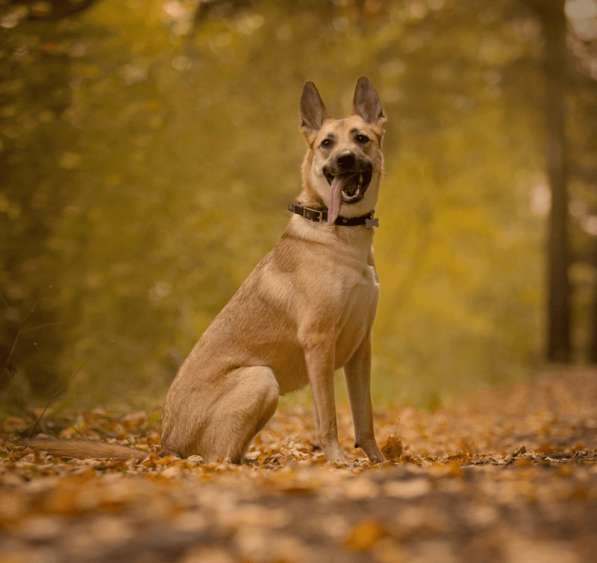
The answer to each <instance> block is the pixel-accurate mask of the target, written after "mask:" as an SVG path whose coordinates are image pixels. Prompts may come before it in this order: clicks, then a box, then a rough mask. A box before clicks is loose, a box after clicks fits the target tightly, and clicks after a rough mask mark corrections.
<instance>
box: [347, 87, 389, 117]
mask: <svg viewBox="0 0 597 563" xmlns="http://www.w3.org/2000/svg"><path fill="white" fill-rule="evenodd" d="M352 104H353V108H354V112H355V113H356V114H357V115H360V116H361V117H362V118H363V119H364V120H365V121H366V122H367V123H371V124H374V125H378V126H380V127H381V126H382V125H383V124H384V122H385V121H386V115H385V113H384V111H383V108H382V107H381V100H380V99H379V96H378V95H377V92H376V91H375V88H373V85H372V84H371V82H370V81H369V79H368V78H367V77H366V76H361V78H359V79H358V80H357V85H356V87H355V89H354V98H353V100H352Z"/></svg>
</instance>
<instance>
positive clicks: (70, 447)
mask: <svg viewBox="0 0 597 563" xmlns="http://www.w3.org/2000/svg"><path fill="white" fill-rule="evenodd" d="M25 445H27V446H29V447H31V448H33V449H36V450H42V451H45V452H48V453H50V454H52V455H58V456H63V457H75V458H78V459H87V458H94V457H95V458H111V459H138V460H141V459H144V458H146V457H147V456H148V455H149V454H148V453H147V452H144V451H141V450H137V449H135V448H127V447H126V446H118V445H116V444H106V443H104V442H97V441H95V440H55V439H52V438H47V439H46V438H35V439H33V440H28V441H27V442H26V443H25Z"/></svg>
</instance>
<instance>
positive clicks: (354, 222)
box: [288, 202, 379, 229]
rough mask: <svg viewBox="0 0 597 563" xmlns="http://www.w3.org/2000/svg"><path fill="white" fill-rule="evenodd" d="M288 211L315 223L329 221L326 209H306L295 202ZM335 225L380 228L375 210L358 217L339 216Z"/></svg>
mask: <svg viewBox="0 0 597 563" xmlns="http://www.w3.org/2000/svg"><path fill="white" fill-rule="evenodd" d="M288 211H291V212H292V213H296V214H297V215H300V216H301V217H304V218H305V219H308V220H309V221H313V222H314V223H325V222H326V221H327V220H328V210H327V209H326V208H325V207H324V208H323V209H314V208H313V207H304V206H303V205H301V204H300V203H296V202H293V203H291V204H290V205H289V206H288ZM334 225H340V226H342V227H356V226H358V225H365V227H368V228H370V229H372V228H373V227H379V221H378V220H377V218H376V217H375V210H373V211H369V213H367V214H365V215H359V216H358V217H342V215H338V218H337V219H336V221H335V222H334Z"/></svg>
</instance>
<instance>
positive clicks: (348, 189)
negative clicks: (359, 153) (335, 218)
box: [323, 158, 373, 204]
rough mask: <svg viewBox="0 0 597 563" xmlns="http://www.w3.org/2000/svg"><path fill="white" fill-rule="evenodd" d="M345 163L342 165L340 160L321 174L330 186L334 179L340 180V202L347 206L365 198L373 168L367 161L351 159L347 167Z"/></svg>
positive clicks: (325, 168) (326, 167)
mask: <svg viewBox="0 0 597 563" xmlns="http://www.w3.org/2000/svg"><path fill="white" fill-rule="evenodd" d="M346 164H348V163H347V162H346V161H345V163H344V164H342V161H341V159H337V162H336V163H334V165H333V166H325V167H324V168H323V174H324V176H325V179H326V180H327V182H328V184H329V185H330V186H331V185H332V182H333V181H334V179H336V180H340V182H341V184H342V201H343V202H344V203H347V204H352V203H357V202H359V201H361V200H362V199H363V197H365V193H366V192H367V188H368V187H369V185H370V184H371V178H372V177H373V166H372V164H371V163H370V162H368V161H363V160H356V159H354V158H353V159H352V160H351V162H350V164H351V166H347V165H346Z"/></svg>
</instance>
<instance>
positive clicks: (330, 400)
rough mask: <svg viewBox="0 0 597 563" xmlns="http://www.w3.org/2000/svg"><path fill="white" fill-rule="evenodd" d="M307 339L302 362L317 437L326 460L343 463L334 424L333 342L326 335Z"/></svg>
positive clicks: (344, 459)
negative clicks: (309, 387) (310, 394)
mask: <svg viewBox="0 0 597 563" xmlns="http://www.w3.org/2000/svg"><path fill="white" fill-rule="evenodd" d="M310 340H311V342H309V343H308V344H307V345H306V346H305V361H306V364H307V372H308V375H309V383H310V384H311V391H312V393H313V403H314V405H315V422H316V425H317V436H318V438H319V442H320V445H321V447H322V449H323V451H324V453H325V456H326V458H327V459H328V461H331V462H333V463H340V462H344V461H346V458H345V456H344V452H343V451H342V448H341V447H340V444H339V443H338V426H337V421H336V401H335V398H334V349H333V339H332V342H330V338H329V336H328V337H325V336H322V338H311V339H310ZM314 340H316V341H317V342H314Z"/></svg>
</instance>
